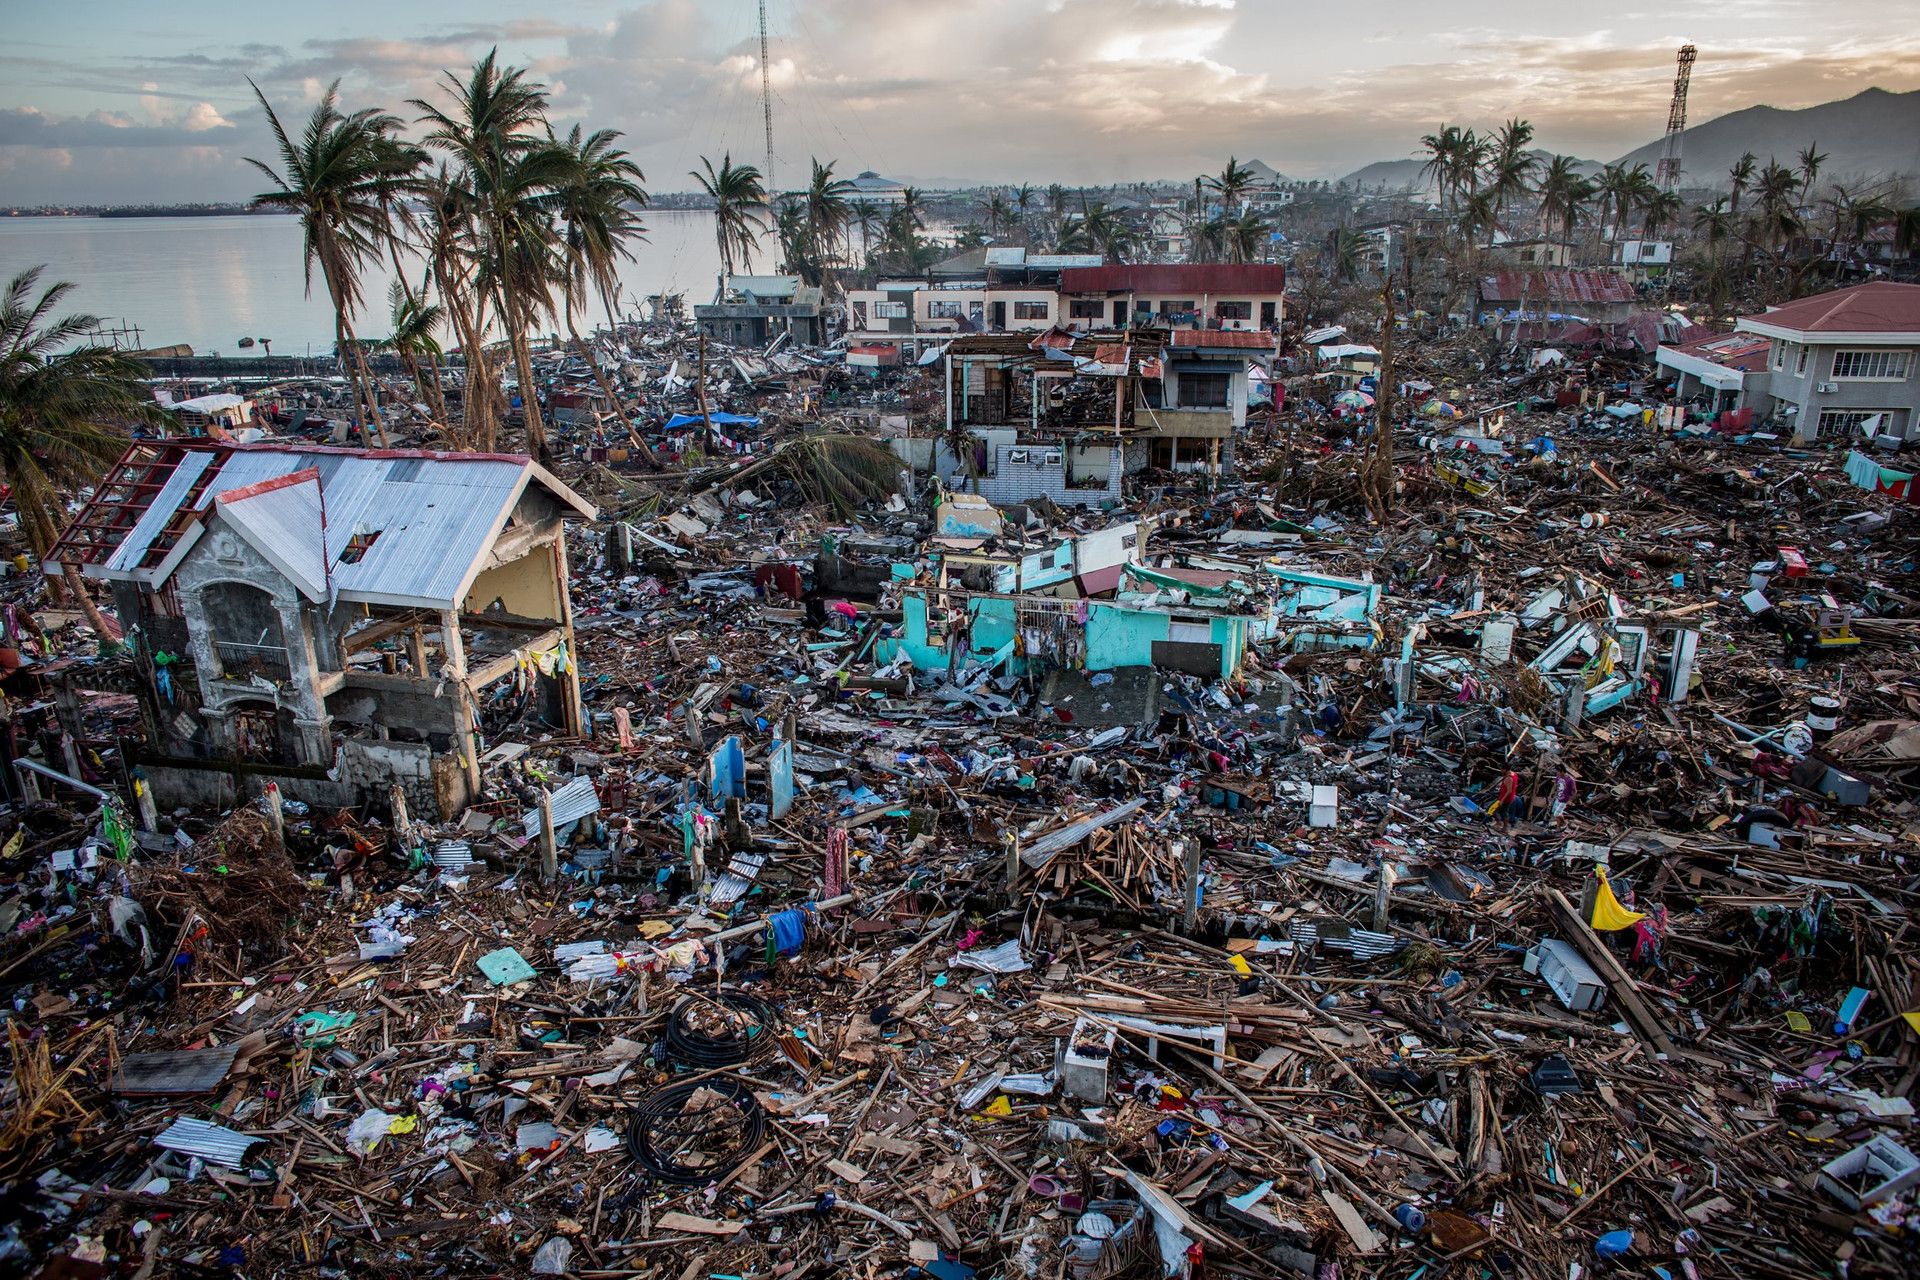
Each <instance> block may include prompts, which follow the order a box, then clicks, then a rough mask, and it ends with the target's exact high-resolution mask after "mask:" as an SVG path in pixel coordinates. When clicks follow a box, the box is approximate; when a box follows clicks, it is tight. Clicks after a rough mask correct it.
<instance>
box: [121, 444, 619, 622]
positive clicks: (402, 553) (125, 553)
mask: <svg viewBox="0 0 1920 1280" xmlns="http://www.w3.org/2000/svg"><path fill="white" fill-rule="evenodd" d="M210 467H217V472H216V473H215V474H214V475H212V477H211V478H210V479H208V481H207V483H206V488H205V489H204V490H203V491H202V492H201V494H200V495H199V497H198V499H197V500H196V502H195V504H194V505H195V508H196V509H198V510H200V511H203V512H204V511H207V510H208V509H209V508H210V507H211V506H212V505H213V503H214V500H215V499H216V498H217V497H218V496H219V495H221V494H223V493H230V492H232V491H233V490H235V489H241V488H245V487H247V486H249V485H254V484H258V483H260V482H262V481H265V480H274V479H278V478H280V477H281V476H285V475H289V474H291V473H292V472H295V471H300V470H304V469H305V468H308V467H313V468H316V469H317V470H318V471H319V472H320V491H321V498H320V500H319V502H323V503H324V508H325V513H326V541H325V548H324V551H323V552H320V553H317V554H320V555H324V566H323V567H324V572H323V574H322V577H323V578H324V577H326V576H329V575H330V576H331V579H332V583H333V586H334V588H335V590H336V594H337V595H338V596H339V598H340V599H343V600H357V601H365V602H367V603H371V604H400V605H432V606H437V607H440V608H446V607H450V606H452V605H455V604H457V603H458V602H459V599H460V596H461V595H462V594H463V593H464V590H465V588H466V585H467V583H468V582H469V580H470V579H471V578H472V576H473V575H474V574H475V573H477V572H478V568H479V565H480V563H481V560H482V557H483V556H484V555H485V554H486V552H487V550H488V548H489V547H490V546H491V545H492V541H493V535H494V533H495V531H496V530H498V529H499V527H500V525H501V523H502V522H503V521H504V520H505V519H506V516H507V514H508V512H509V511H510V510H511V509H512V506H513V503H514V502H515V500H516V499H517V498H518V496H519V494H520V493H521V491H522V490H523V489H524V488H525V486H526V485H527V484H529V483H536V484H539V485H541V486H542V487H544V488H546V489H548V490H549V491H551V492H552V493H553V494H554V495H555V496H556V497H557V498H558V499H559V500H560V502H561V503H562V504H563V506H565V507H567V508H569V509H570V510H571V511H572V512H574V513H575V514H584V515H591V514H593V508H592V506H591V504H589V503H587V502H586V501H585V500H584V499H582V498H580V497H579V495H577V494H575V493H573V491H572V490H570V489H568V488H567V487H566V486H565V485H564V484H562V483H561V482H560V481H559V480H558V479H556V478H555V477H553V476H552V475H551V474H549V473H548V472H546V471H545V470H543V469H542V468H540V467H538V466H536V465H535V464H534V463H533V462H532V461H531V460H529V459H526V458H521V457H516V456H512V455H501V454H441V453H420V452H414V453H403V452H399V451H365V452H362V451H355V450H334V449H304V450H303V449H293V448H286V447H282V446H254V445H242V446H237V447H232V448H227V449H207V450H192V451H189V452H188V453H187V454H186V456H185V458H184V459H183V460H182V461H181V462H180V463H179V464H178V465H177V466H176V467H175V469H174V472H173V474H172V475H170V476H169V477H168V478H167V480H166V482H165V483H164V484H163V486H162V488H161V490H160V491H159V494H158V495H157V498H156V501H155V502H154V503H153V505H152V506H151V507H149V508H148V510H147V511H146V512H145V513H144V514H143V515H142V516H141V518H140V520H139V521H138V522H137V523H136V524H135V525H134V527H133V529H131V530H130V531H129V532H128V535H127V537H126V538H125V539H124V540H123V541H122V542H121V544H120V545H119V546H117V547H116V548H115V549H114V552H113V554H112V556H111V557H109V559H108V561H107V563H106V566H105V567H106V568H107V570H108V571H109V572H130V571H131V570H132V569H133V568H134V567H136V566H137V565H138V563H139V561H140V558H141V556H142V555H143V554H145V553H146V551H147V550H148V548H149V547H150V546H151V545H152V543H153V540H154V539H155V538H156V537H158V536H159V534H160V532H161V531H162V530H163V529H164V528H165V527H166V525H167V522H168V521H169V520H171V519H172V518H173V517H174V515H175V514H176V513H177V512H178V511H179V510H180V509H181V504H182V503H184V502H185V500H186V497H187V493H188V491H189V490H190V489H191V487H192V485H193V484H194V482H195V480H196V479H197V478H198V477H199V476H200V474H201V473H202V472H205V471H207V470H208V469H209V468H210ZM288 492H292V490H289V491H288ZM256 502H258V503H261V504H263V505H262V506H260V507H259V508H258V509H257V510H255V511H253V512H251V513H250V514H249V515H247V516H240V515H238V510H239V509H238V508H237V507H236V521H235V522H236V524H239V523H240V521H241V520H253V521H255V522H256V523H257V522H258V521H280V522H290V523H288V525H287V527H286V528H285V529H284V530H281V531H280V533H281V535H283V536H284V538H285V539H286V542H285V543H284V544H283V546H282V552H283V554H288V553H289V552H290V550H291V548H292V547H294V546H296V545H304V544H305V543H308V542H311V541H313V538H312V535H311V534H309V533H308V532H307V527H308V526H307V525H306V523H305V519H304V517H302V518H300V519H295V516H297V515H300V513H299V512H298V510H297V508H298V507H299V506H300V502H299V501H298V500H295V499H289V498H286V497H282V496H280V494H279V493H277V492H276V493H268V494H263V495H260V497H259V498H257V499H251V498H250V499H248V500H247V501H246V503H245V504H243V505H245V506H246V507H249V508H252V507H253V505H254V503H256ZM319 502H317V503H316V504H315V505H316V506H318V505H319ZM91 510H92V508H91V507H89V511H91ZM83 518H84V513H83ZM250 531H251V532H254V533H257V534H259V535H260V536H262V537H264V536H266V531H265V530H264V529H259V530H253V529H251V526H250ZM356 534H377V535H378V536H377V537H376V538H375V539H374V540H373V543H372V545H371V546H369V547H367V548H366V549H365V551H364V554H362V555H360V556H359V558H358V559H357V561H356V562H354V563H352V564H347V563H343V562H342V561H341V559H340V557H341V554H342V552H344V551H345V550H346V549H347V546H348V544H349V542H350V541H351V540H352V539H353V537H354V535H356Z"/></svg>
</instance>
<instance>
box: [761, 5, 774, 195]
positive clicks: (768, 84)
mask: <svg viewBox="0 0 1920 1280" xmlns="http://www.w3.org/2000/svg"><path fill="white" fill-rule="evenodd" d="M760 111H761V114H762V115H764V116H765V117H766V121H767V175H766V178H767V180H766V188H767V198H768V199H769V200H771V199H772V198H773V82H772V80H771V79H769V78H768V75H767V0H760Z"/></svg>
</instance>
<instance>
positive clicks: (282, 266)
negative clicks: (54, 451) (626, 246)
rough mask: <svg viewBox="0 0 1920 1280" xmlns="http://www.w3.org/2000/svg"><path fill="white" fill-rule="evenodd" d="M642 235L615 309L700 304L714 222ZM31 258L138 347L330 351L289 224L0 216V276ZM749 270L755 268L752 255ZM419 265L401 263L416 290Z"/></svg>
mask: <svg viewBox="0 0 1920 1280" xmlns="http://www.w3.org/2000/svg"><path fill="white" fill-rule="evenodd" d="M647 228H648V230H647V235H648V240H647V243H645V244H637V245H635V246H634V247H633V250H634V260H633V261H632V262H628V263H625V264H624V265H623V266H622V267H621V270H620V281H621V284H622V286H623V292H622V294H621V303H620V305H621V307H622V308H623V310H624V311H627V312H629V313H631V312H634V311H637V310H638V309H639V307H640V306H641V305H642V303H641V300H642V299H643V298H644V297H645V296H646V295H648V294H652V293H660V292H663V291H664V292H669V293H675V292H684V293H685V294H686V295H687V303H688V305H689V306H691V305H692V304H694V303H696V302H705V301H707V300H708V299H710V298H711V297H712V295H713V285H714V279H715V277H716V276H717V275H718V274H719V271H720V255H719V250H718V249H717V248H716V247H715V245H714V242H713V215H712V214H711V213H709V212H705V211H697V210H696V211H673V210H654V211H651V212H649V213H648V214H647ZM403 261H405V260H404V259H403ZM42 263H44V264H46V268H47V269H46V271H45V272H44V273H43V274H42V276H41V284H42V287H44V286H45V285H46V284H47V283H50V282H52V281H55V280H69V281H72V282H73V284H74V285H75V286H76V287H75V288H74V290H73V292H72V293H70V294H68V295H67V299H66V307H65V311H64V312H63V314H66V313H71V312H90V313H92V314H94V315H98V316H100V317H102V318H103V319H105V320H108V321H121V322H125V323H127V324H131V325H137V326H139V328H140V331H141V332H140V341H141V344H142V345H144V346H149V347H159V346H166V345H169V344H172V343H176V342H185V343H189V344H191V345H192V347H193V349H194V351H195V352H196V353H197V354H201V355H210V354H213V353H215V352H218V353H219V354H221V355H229V356H231V355H243V354H246V353H245V352H242V351H241V350H240V348H239V346H238V343H239V341H240V339H241V338H243V337H251V338H256V339H258V338H261V337H266V338H271V339H272V340H273V349H274V351H275V352H276V353H278V354H280V355H306V354H309V353H311V354H316V355H317V354H324V353H325V352H328V351H331V350H332V349H333V310H332V308H331V307H329V306H328V305H327V301H326V290H325V288H324V286H323V285H322V283H321V281H320V279H319V275H318V273H317V272H316V274H315V277H314V288H313V293H312V296H308V295H307V291H306V284H305V278H304V275H303V272H302V266H301V259H300V224H299V220H298V219H296V218H291V217H270V216H260V217H232V218H0V279H8V280H10V279H12V278H13V276H14V274H15V273H16V272H19V271H22V270H24V269H26V268H28V267H32V266H37V265H40V264H42ZM754 265H755V266H756V267H758V268H760V269H762V270H765V269H766V266H765V264H764V263H762V262H761V261H760V260H759V259H758V258H756V259H755V263H754ZM418 270H419V268H418V264H411V265H410V267H409V275H410V276H412V278H413V279H414V281H415V283H416V284H417V283H418V279H419V277H418V274H417V272H418ZM392 276H393V272H392V269H391V266H390V265H389V264H388V263H386V262H385V261H384V260H383V261H381V262H380V263H378V264H377V265H373V266H370V268H369V270H368V273H367V275H366V278H365V296H366V303H365V305H364V306H363V308H362V312H363V314H362V315H361V316H360V317H358V318H357V319H356V320H355V322H354V329H355V332H357V333H358V334H359V335H360V336H362V337H380V336H384V335H385V334H386V333H387V332H388V330H389V328H390V326H389V325H388V323H387V285H388V282H389V281H390V280H391V279H392ZM595 318H599V319H600V320H601V321H602V322H603V323H604V319H605V312H604V311H603V310H601V309H600V308H599V307H598V305H597V304H596V306H595V308H594V310H593V313H592V315H589V316H586V317H581V318H578V319H577V320H576V324H577V325H578V327H579V329H580V331H581V332H582V333H585V332H587V331H589V330H590V329H591V328H592V326H593V321H594V319H595ZM442 341H448V342H449V344H450V345H451V343H450V340H449V339H447V338H445V337H443V339H442ZM250 350H251V351H252V352H255V353H257V352H259V351H260V348H259V347H253V348H250Z"/></svg>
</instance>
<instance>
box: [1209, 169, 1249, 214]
mask: <svg viewBox="0 0 1920 1280" xmlns="http://www.w3.org/2000/svg"><path fill="white" fill-rule="evenodd" d="M1200 183H1201V185H1202V186H1204V187H1206V188H1207V190H1209V191H1212V192H1215V193H1217V194H1218V195H1219V197H1220V211H1221V212H1222V213H1224V214H1226V215H1227V216H1228V217H1232V216H1233V205H1234V202H1235V201H1237V200H1240V199H1241V198H1243V197H1244V196H1245V195H1246V194H1247V192H1249V191H1251V190H1253V170H1252V169H1250V168H1248V167H1247V166H1246V165H1243V164H1241V163H1240V162H1239V160H1238V159H1236V158H1235V157H1233V156H1228V157H1227V167H1226V168H1224V169H1222V170H1221V171H1220V172H1219V174H1217V175H1215V176H1213V177H1207V178H1202V179H1201V180H1200Z"/></svg>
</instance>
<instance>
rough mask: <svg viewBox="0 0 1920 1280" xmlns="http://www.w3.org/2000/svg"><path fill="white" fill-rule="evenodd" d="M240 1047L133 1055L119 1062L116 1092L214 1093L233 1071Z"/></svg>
mask: <svg viewBox="0 0 1920 1280" xmlns="http://www.w3.org/2000/svg"><path fill="white" fill-rule="evenodd" d="M239 1052H240V1046H238V1045H232V1044H229V1045H221V1046H220V1047H218V1048H214V1049H191V1050H184V1051H180V1052H174V1053H132V1054H128V1055H127V1056H126V1057H125V1058H123V1059H121V1061H120V1070H119V1071H118V1072H116V1073H115V1074H114V1077H113V1091H114V1092H115V1093H124V1094H167V1093H212V1092H213V1091H214V1090H215V1089H217V1088H219V1087H220V1082H221V1081H222V1080H224V1079H226V1078H227V1072H228V1071H230V1070H232V1068H233V1059H234V1055H235V1054H237V1053H239Z"/></svg>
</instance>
